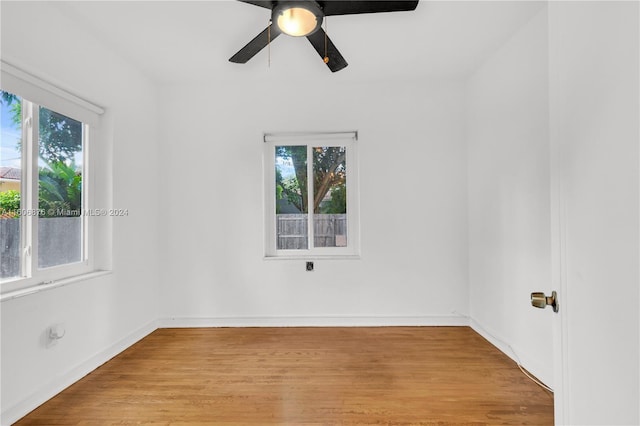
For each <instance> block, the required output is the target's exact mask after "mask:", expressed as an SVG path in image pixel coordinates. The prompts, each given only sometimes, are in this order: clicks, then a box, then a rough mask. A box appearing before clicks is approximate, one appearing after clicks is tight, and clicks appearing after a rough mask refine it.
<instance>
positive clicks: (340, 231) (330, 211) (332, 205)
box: [312, 146, 347, 247]
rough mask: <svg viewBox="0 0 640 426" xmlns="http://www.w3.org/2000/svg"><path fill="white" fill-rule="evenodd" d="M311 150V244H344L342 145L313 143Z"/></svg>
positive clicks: (345, 184)
mask: <svg viewBox="0 0 640 426" xmlns="http://www.w3.org/2000/svg"><path fill="white" fill-rule="evenodd" d="M312 151H313V212H314V216H313V244H314V247H346V246H347V167H346V158H345V155H346V148H345V147H343V146H329V147H327V146H325V147H313V149H312Z"/></svg>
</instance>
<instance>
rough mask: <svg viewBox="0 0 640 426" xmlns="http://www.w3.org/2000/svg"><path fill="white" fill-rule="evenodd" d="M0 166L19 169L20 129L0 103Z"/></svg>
mask: <svg viewBox="0 0 640 426" xmlns="http://www.w3.org/2000/svg"><path fill="white" fill-rule="evenodd" d="M0 125H1V128H0V166H2V167H15V168H20V150H19V142H20V128H19V127H18V126H16V125H15V124H14V123H13V122H12V120H11V111H10V108H9V106H8V105H6V104H5V103H4V102H1V103H0Z"/></svg>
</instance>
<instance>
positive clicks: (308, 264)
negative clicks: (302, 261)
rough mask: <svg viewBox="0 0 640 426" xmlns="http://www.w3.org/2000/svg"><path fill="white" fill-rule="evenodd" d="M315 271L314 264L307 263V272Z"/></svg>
mask: <svg viewBox="0 0 640 426" xmlns="http://www.w3.org/2000/svg"><path fill="white" fill-rule="evenodd" d="M311 271H313V262H307V272H311Z"/></svg>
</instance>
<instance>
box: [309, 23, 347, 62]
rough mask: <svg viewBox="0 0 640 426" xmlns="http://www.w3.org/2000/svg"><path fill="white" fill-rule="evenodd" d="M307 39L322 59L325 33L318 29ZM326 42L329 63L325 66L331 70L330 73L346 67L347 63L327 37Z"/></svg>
mask: <svg viewBox="0 0 640 426" xmlns="http://www.w3.org/2000/svg"><path fill="white" fill-rule="evenodd" d="M307 39H309V41H310V42H311V44H312V45H313V47H314V48H315V49H316V52H318V54H319V55H320V57H321V58H323V59H324V55H325V48H324V47H325V44H324V43H325V32H324V30H323V29H322V28H319V29H318V31H316V32H315V33H313V34H309V35H308V36H307ZM326 41H327V52H326V53H327V56H328V57H329V62H327V66H328V67H329V69H330V70H331V72H336V71H340V70H341V69H343V68H344V67H346V66H347V65H348V64H347V61H345V60H344V58H343V57H342V55H341V54H340V52H338V49H337V48H336V46H335V45H334V44H333V42H332V41H331V39H330V38H329V37H327V38H326Z"/></svg>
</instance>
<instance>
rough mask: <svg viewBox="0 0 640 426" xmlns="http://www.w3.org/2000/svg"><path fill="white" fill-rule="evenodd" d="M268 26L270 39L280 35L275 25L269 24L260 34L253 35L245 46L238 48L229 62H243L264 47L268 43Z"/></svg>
mask: <svg viewBox="0 0 640 426" xmlns="http://www.w3.org/2000/svg"><path fill="white" fill-rule="evenodd" d="M269 28H271V41H273V39H275V38H276V37H278V36H279V35H280V30H279V29H278V27H277V26H274V25H271V24H270V25H269V26H268V27H267V28H265V29H264V31H262V32H261V33H260V34H258V35H257V36H255V37H254V39H253V40H251V41H250V42H249V43H247V45H246V46H245V47H243V48H242V49H240V50H238V53H236V54H235V55H233V56H232V57H231V58H229V61H230V62H235V63H237V64H245V63H247V61H248V60H249V59H251V58H253V57H254V56H255V55H256V54H257V53H258V52H259V51H261V50H262V49H264V48H265V47H266V46H267V44H269Z"/></svg>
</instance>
